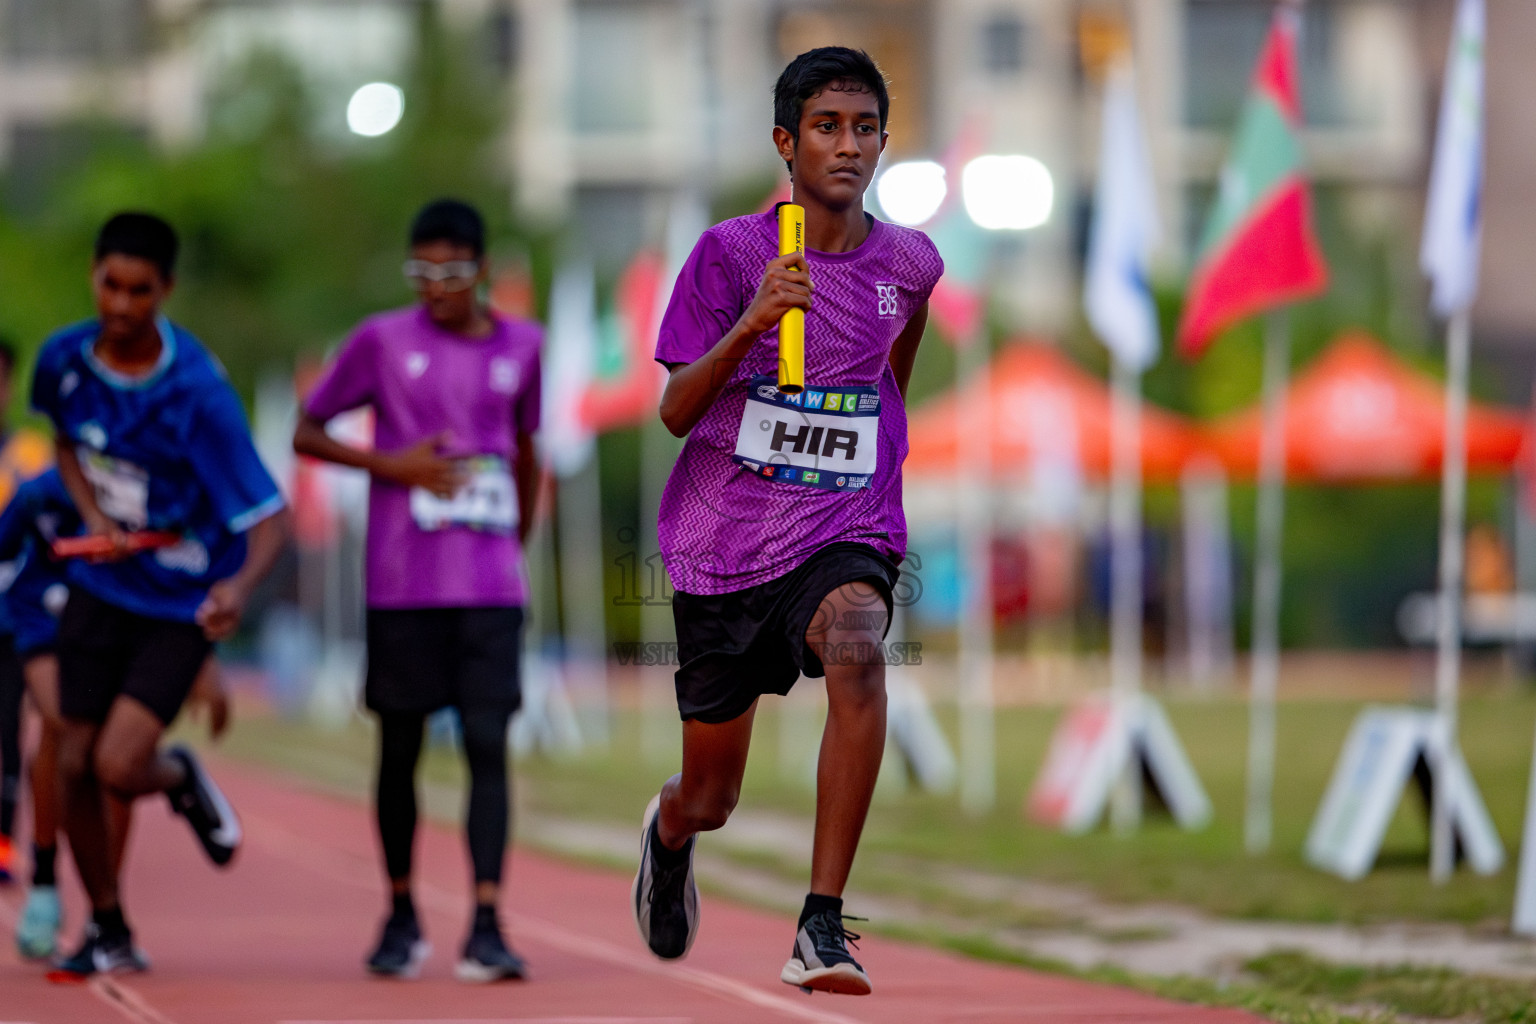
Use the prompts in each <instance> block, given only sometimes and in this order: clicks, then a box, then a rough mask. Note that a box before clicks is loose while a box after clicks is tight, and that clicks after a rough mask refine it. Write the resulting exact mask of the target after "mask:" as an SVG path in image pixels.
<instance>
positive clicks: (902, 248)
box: [656, 212, 944, 594]
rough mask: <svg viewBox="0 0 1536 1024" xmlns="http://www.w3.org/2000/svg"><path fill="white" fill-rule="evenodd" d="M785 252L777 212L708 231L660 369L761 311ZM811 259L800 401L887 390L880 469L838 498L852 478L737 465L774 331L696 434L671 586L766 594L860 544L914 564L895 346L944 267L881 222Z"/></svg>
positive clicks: (666, 529) (666, 335)
mask: <svg viewBox="0 0 1536 1024" xmlns="http://www.w3.org/2000/svg"><path fill="white" fill-rule="evenodd" d="M778 252H779V235H778V221H777V218H776V216H775V214H773V213H771V212H770V213H762V214H755V215H752V216H748V217H738V218H736V219H734V220H728V221H725V222H724V223H721V224H716V225H715V226H714V227H712V228H710V229H709V230H708V231H706V232H704V234H703V236H702V237H700V239H699V242H698V244H697V245H696V246H694V249H693V253H692V254H691V255H690V256H689V257H688V262H687V263H685V264H684V265H683V269H682V271H681V272H680V273H679V274H678V277H677V284H676V285H675V287H674V288H673V290H672V300H671V302H670V303H669V304H668V305H667V311H666V315H665V316H664V317H663V319H662V322H661V332H660V337H659V338H658V340H657V344H656V359H657V361H659V362H662V363H691V362H694V361H695V360H697V359H699V358H700V357H702V356H703V355H704V354H705V353H706V352H708V351H709V350H710V349H711V348H713V347H714V346H715V344H716V343H717V342H718V341H719V340H720V339H721V338H723V337H724V336H725V335H726V333H727V332H728V331H730V329H731V328H732V327H733V326H735V323H736V320H737V318H738V317H740V316H741V314H742V313H743V312H745V310H746V308H747V306H748V305H750V304H751V302H752V299H753V297H754V296H755V295H756V294H757V289H758V285H759V284H760V283H761V282H762V279H763V268H764V267H765V266H766V265H767V263H768V261H769V260H771V259H773V258H774V257H775V256H777V255H778ZM806 260H807V262H808V263H809V264H810V272H811V280H812V281H813V282H814V283H815V286H816V294H815V296H814V298H813V299H812V301H811V308H810V310H809V311H808V312H807V313H806V317H805V386H806V392H805V395H804V396H802V397H804V398H807V399H809V398H812V397H813V394H814V393H817V392H820V391H821V389H824V388H833V389H835V388H837V387H839V386H842V387H847V388H854V387H858V386H864V387H866V388H868V387H874V388H877V389H878V395H879V427H878V446H877V451H878V466H877V468H876V469H875V472H874V473H873V474H872V475H871V476H870V477H869V478H868V481H867V486H863V487H858V488H857V489H848V490H839V489H829V485H830V484H832V483H834V482H835V480H836V479H841V478H830V479H826V478H828V477H829V474H827V473H825V472H823V473H821V474H820V475H821V477H823V478H824V479H821V480H820V481H819V483H818V486H806V485H804V484H801V483H792V482H789V481H788V480H779V479H765V478H764V477H763V476H762V475H761V474H760V473H759V472H755V471H754V466H753V465H752V464H747V465H743V464H741V463H739V462H738V461H736V459H734V458H733V454H734V453H735V452H736V451H737V448H738V431H743V436H745V430H744V429H743V424H744V423H747V417H746V415H745V410H746V408H747V404H748V397H749V392H753V391H754V390H755V387H754V386H753V385H751V384H750V382H751V381H752V378H754V377H756V376H760V375H777V373H778V351H779V343H778V338H779V332H778V328H777V327H775V328H774V329H773V330H770V331H768V332H767V333H766V334H764V335H762V337H760V338H759V339H758V340H757V342H756V343H755V344H754V345H753V346H752V349H751V351H750V352H748V354H747V356H746V358H745V359H744V360H743V361H742V363H741V365H740V366H738V367H737V368H736V370H735V372H734V373H733V374H732V375H731V378H730V381H729V383H728V384H727V385H726V387H725V389H724V390H723V391H722V392H721V393H720V396H719V397H718V398H717V399H716V400H715V404H714V405H713V406H711V407H710V409H709V411H708V412H706V413H705V414H704V416H703V418H702V419H700V420H699V422H698V423H697V424H696V425H695V426H694V428H693V431H692V432H691V433H690V434H689V435H688V441H687V443H686V444H685V445H684V446H683V451H682V454H680V455H679V456H678V459H677V464H676V465H675V466H673V468H672V475H671V477H670V478H668V480H667V487H666V490H665V492H664V493H663V495H662V499H661V512H660V516H659V536H660V541H661V552H662V558H663V559H664V560H665V562H666V566H667V572H668V573H669V574H670V575H671V577H672V585H673V586H674V587H676V588H677V589H678V590H681V591H683V592H685V593H689V594H724V593H728V592H730V591H733V590H741V589H743V588H746V587H751V586H756V585H757V584H759V583H763V582H766V581H768V580H771V579H775V578H777V577H779V576H782V575H784V574H785V573H787V572H790V571H791V570H793V569H794V568H795V567H796V566H798V565H799V564H800V563H801V562H803V561H805V559H806V558H807V557H809V556H810V555H811V554H812V553H813V552H814V551H815V550H816V549H817V548H820V547H823V546H825V545H827V544H831V543H833V542H835V541H860V542H863V543H866V544H869V545H871V546H872V547H874V548H876V549H877V550H879V551H881V552H882V553H884V554H885V555H887V556H888V557H890V558H891V559H892V560H895V561H899V560H900V559H901V558H902V557H903V556H904V555H905V554H906V549H907V520H906V515H905V514H904V512H903V511H902V507H901V463H902V461H903V460H904V459H905V458H906V457H907V418H906V410H905V409H904V408H903V406H902V401H901V394H900V392H899V391H898V390H897V388H896V378H895V376H894V374H893V373H892V372H891V367H890V355H891V346H892V344H893V343H894V342H895V340H896V337H897V335H899V334H900V333H901V331H902V328H904V327H906V325H907V321H908V319H910V318H911V316H912V314H913V313H915V312H917V310H918V309H919V307H921V306H922V304H923V303H924V302H926V301H928V294H929V293H930V292H931V291H932V290H933V286H934V284H935V283H936V282H937V281H938V279H939V275H940V274H942V273H943V271H944V263H943V261H942V260H941V259H940V258H939V253H938V250H937V249H936V248H934V245H933V243H932V242H930V241H929V240H928V236H926V235H924V234H923V233H922V232H921V231H916V230H913V229H911V228H905V227H899V226H897V225H894V224H886V223H883V222H881V221H879V220H875V221H873V223H872V226H871V229H870V233H869V236H868V237H867V238H865V239H864V243H863V244H862V245H860V246H859V247H858V248H857V249H854V250H853V251H851V252H842V253H828V252H817V251H815V250H810V251H808V252H807V253H806ZM770 390H771V389H770ZM851 404H852V403H851V402H850V405H851ZM753 408H754V409H757V408H758V403H756V402H754V403H753ZM750 419H751V423H750V424H747V429H750V428H752V427H755V425H756V424H757V423H758V419H757V414H756V412H754V413H753V414H752V415H751V417H750ZM763 422H765V423H766V421H763ZM765 429H766V428H765ZM861 481H862V478H860V480H859V481H854V480H852V479H850V480H849V481H848V482H849V483H850V484H853V483H855V482H861ZM838 486H839V487H840V486H842V485H841V484H839V485H838Z"/></svg>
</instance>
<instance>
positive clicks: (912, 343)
mask: <svg viewBox="0 0 1536 1024" xmlns="http://www.w3.org/2000/svg"><path fill="white" fill-rule="evenodd" d="M927 326H928V303H926V302H925V303H923V304H922V305H921V306H918V307H917V312H915V313H913V314H912V319H910V320H908V321H907V326H905V327H903V328H902V329H901V333H900V334H898V335H897V336H896V343H895V344H893V345H892V346H891V372H892V373H893V374H895V375H896V389H897V390H898V391H900V392H901V400H902V401H903V402H905V401H906V400H907V383H908V382H909V381H911V379H912V364H913V363H915V362H916V361H917V346H918V345H920V344H922V341H923V330H924V329H925V328H926V327H927Z"/></svg>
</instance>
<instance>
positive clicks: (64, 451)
mask: <svg viewBox="0 0 1536 1024" xmlns="http://www.w3.org/2000/svg"><path fill="white" fill-rule="evenodd" d="M55 447H56V452H55V457H56V458H57V460H58V463H59V477H60V478H61V479H63V481H64V489H65V490H66V491H68V492H69V500H70V501H72V502H74V503H75V509H76V510H77V511H79V513H80V519H81V521H82V522H84V523H85V529H86V531H87V532H89V533H93V534H97V535H100V536H107V537H120V536H121V535H122V533H123V531H122V529H121V528H119V527H118V525H117V524H116V523H114V522H113V521H112V520H111V519H108V518H107V517H106V515H105V514H103V513H102V511H101V506H99V505H97V504H96V489H95V488H94V487H92V486H91V482H90V481H89V480H87V479H86V478H85V471H84V470H83V469H81V468H80V457H79V456H78V455H76V454H75V445H74V442H72V441H70V440H69V439H68V438H65V437H60V438H59V439H58V440H57V441H56V442H55ZM114 546H119V547H120V546H121V545H114Z"/></svg>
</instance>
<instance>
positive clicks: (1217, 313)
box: [1178, 5, 1328, 358]
mask: <svg viewBox="0 0 1536 1024" xmlns="http://www.w3.org/2000/svg"><path fill="white" fill-rule="evenodd" d="M1297 24H1298V18H1297V15H1296V12H1295V11H1293V10H1290V9H1288V8H1286V7H1285V6H1283V5H1282V7H1281V8H1280V9H1279V10H1277V11H1276V12H1275V19H1274V22H1273V24H1272V25H1271V26H1270V30H1269V37H1268V39H1266V40H1265V42H1264V50H1263V52H1262V53H1261V54H1260V55H1259V65H1258V68H1257V69H1256V70H1255V72H1254V76H1253V91H1252V92H1251V93H1250V94H1249V96H1248V102H1247V105H1246V106H1245V107H1244V109H1243V115H1242V119H1241V120H1240V121H1239V123H1238V128H1237V138H1236V140H1235V141H1234V142H1233V145H1232V151H1231V153H1229V154H1228V157H1227V165H1226V167H1225V168H1223V169H1222V174H1221V188H1220V191H1219V193H1218V194H1217V197H1216V207H1215V209H1214V210H1212V211H1211V219H1210V221H1209V222H1207V224H1206V226H1205V236H1204V237H1203V238H1202V239H1201V242H1200V248H1199V252H1198V255H1197V256H1196V257H1195V269H1194V272H1193V273H1192V274H1191V275H1190V281H1189V293H1188V295H1187V296H1186V297H1185V300H1184V316H1183V319H1182V320H1181V321H1180V323H1179V337H1178V344H1179V350H1180V351H1181V352H1182V353H1183V354H1184V355H1185V356H1187V357H1191V358H1193V357H1195V356H1198V355H1200V354H1201V353H1202V352H1204V351H1205V348H1206V346H1207V345H1209V344H1210V342H1211V339H1212V338H1214V337H1215V336H1216V334H1217V333H1219V332H1220V331H1221V330H1222V329H1223V328H1226V327H1227V326H1229V325H1231V324H1232V323H1234V322H1236V321H1238V320H1241V319H1242V318H1244V317H1246V316H1248V315H1250V314H1252V313H1256V312H1258V311H1260V310H1263V309H1268V308H1269V307H1271V306H1279V305H1283V304H1285V303H1287V302H1295V301H1296V300H1298V299H1304V298H1307V297H1309V296H1312V295H1317V294H1319V293H1320V292H1322V291H1323V289H1324V288H1325V287H1326V286H1327V283H1328V266H1327V264H1326V263H1324V262H1323V253H1322V249H1321V248H1320V247H1319V246H1318V244H1317V238H1316V237H1315V236H1314V235H1313V232H1312V198H1311V194H1310V192H1309V191H1308V189H1307V181H1306V179H1305V178H1304V177H1303V176H1302V159H1301V156H1302V155H1301V141H1300V139H1299V137H1298V134H1299V130H1300V126H1301V102H1300V97H1299V95H1298V94H1299V91H1300V90H1299V88H1298V81H1299V79H1298V77H1297V72H1296V31H1297Z"/></svg>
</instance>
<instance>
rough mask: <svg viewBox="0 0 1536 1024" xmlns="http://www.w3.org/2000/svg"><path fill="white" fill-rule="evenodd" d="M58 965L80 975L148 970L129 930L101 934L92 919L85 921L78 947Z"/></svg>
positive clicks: (146, 960)
mask: <svg viewBox="0 0 1536 1024" xmlns="http://www.w3.org/2000/svg"><path fill="white" fill-rule="evenodd" d="M58 968H59V970H61V971H63V972H64V973H66V974H74V975H78V976H80V977H82V978H84V977H86V976H88V975H92V974H137V973H140V972H143V971H147V970H149V958H148V957H146V956H145V955H144V952H143V951H142V950H140V949H139V948H138V947H137V946H135V945H134V944H133V935H132V934H131V933H127V932H125V933H123V934H122V935H117V936H103V935H102V934H101V930H100V929H99V928H97V927H96V925H95V924H94V923H89V924H87V925H86V926H85V940H84V941H83V942H81V944H80V948H79V949H77V950H76V951H75V952H74V953H73V954H71V955H70V956H67V957H65V958H64V959H63V960H60V961H59V964H58Z"/></svg>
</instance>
